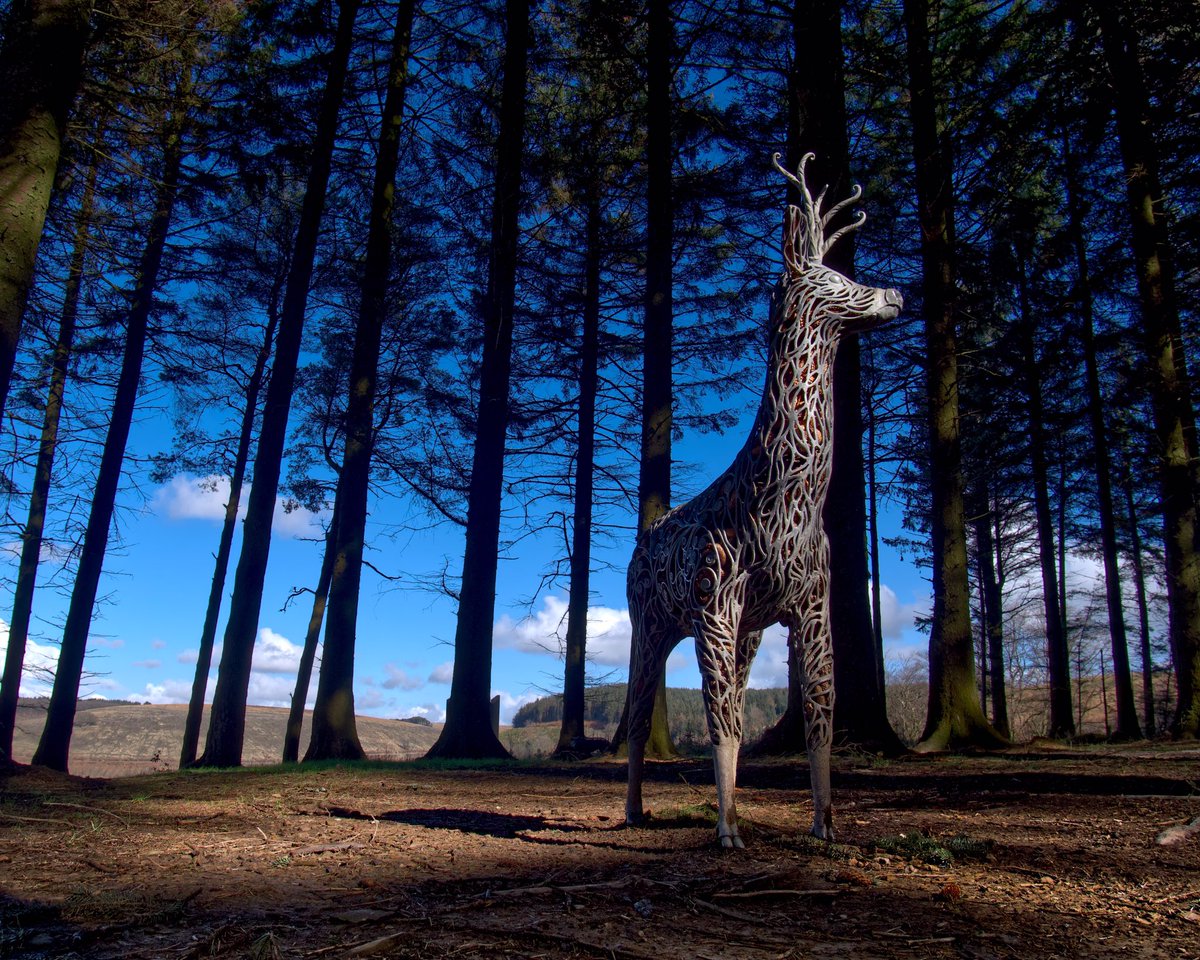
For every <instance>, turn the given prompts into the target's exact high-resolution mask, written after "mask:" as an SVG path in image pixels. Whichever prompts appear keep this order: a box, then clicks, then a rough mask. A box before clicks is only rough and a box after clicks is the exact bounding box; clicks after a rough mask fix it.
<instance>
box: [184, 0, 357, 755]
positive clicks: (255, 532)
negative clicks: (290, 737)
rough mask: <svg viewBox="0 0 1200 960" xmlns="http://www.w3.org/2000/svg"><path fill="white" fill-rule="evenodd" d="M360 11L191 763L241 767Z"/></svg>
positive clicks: (330, 119)
mask: <svg viewBox="0 0 1200 960" xmlns="http://www.w3.org/2000/svg"><path fill="white" fill-rule="evenodd" d="M358 8H359V0H340V2H339V4H338V19H337V32H336V37H335V40H334V45H333V50H332V51H331V53H330V57H329V69H328V74H327V76H326V81H325V90H324V93H323V94H322V99H321V105H320V111H319V113H318V119H317V130H316V136H315V138H314V142H313V151H312V160H311V166H310V168H309V174H308V182H307V183H306V185H305V189H304V199H303V201H302V203H301V209H300V221H299V225H298V227H297V231H296V241H295V245H294V247H293V251H292V261H291V267H290V269H289V271H288V279H287V290H286V292H285V293H284V298H283V308H282V310H281V311H280V316H279V333H278V335H277V337H276V340H275V357H274V361H273V362H272V365H271V380H270V383H269V384H268V386H267V395H266V399H265V401H264V404H263V415H262V425H261V427H260V430H259V438H258V448H257V450H256V451H255V457H254V480H253V482H252V483H251V484H250V495H249V497H248V498H247V503H246V518H245V520H244V521H243V522H242V551H241V555H240V556H239V558H238V565H237V570H236V571H235V572H234V582H233V597H232V599H231V600H230V603H229V621H228V623H226V625H225V642H224V648H223V650H222V653H221V665H220V668H219V670H218V673H217V688H216V691H215V692H214V694H213V702H212V710H211V712H210V717H209V722H208V734H207V736H206V737H205V741H204V753H203V755H202V756H201V757H200V758H199V759H198V760H197V761H196V762H197V764H198V765H200V766H207V767H234V766H239V765H240V764H241V762H242V740H243V737H244V735H245V729H246V697H247V694H248V692H249V688H250V668H251V662H252V659H253V656H254V639H255V636H256V635H257V633H258V617H259V612H260V610H261V608H262V593H263V581H264V578H265V577H266V573H267V559H268V557H269V555H270V550H271V524H272V521H273V519H274V514H275V497H276V494H277V493H278V491H279V475H280V472H281V470H282V463H283V446H284V441H285V439H286V437H287V422H288V413H289V411H290V408H291V402H292V389H293V387H294V385H295V382H296V368H297V365H298V362H299V357H300V342H301V338H302V336H303V333H304V313H305V309H306V307H307V305H308V288H309V284H310V282H311V280H312V273H313V263H314V260H315V258H316V252H317V238H318V234H319V232H320V227H321V216H322V214H323V212H324V210H325V193H326V188H327V186H328V183H329V173H330V169H331V166H332V160H333V147H334V141H335V139H336V135H337V118H338V112H339V109H340V107H341V103H342V94H343V90H344V88H345V83H346V72H347V65H348V63H349V58H350V49H351V46H352V40H353V35H354V20H355V17H356V15H357V13H358Z"/></svg>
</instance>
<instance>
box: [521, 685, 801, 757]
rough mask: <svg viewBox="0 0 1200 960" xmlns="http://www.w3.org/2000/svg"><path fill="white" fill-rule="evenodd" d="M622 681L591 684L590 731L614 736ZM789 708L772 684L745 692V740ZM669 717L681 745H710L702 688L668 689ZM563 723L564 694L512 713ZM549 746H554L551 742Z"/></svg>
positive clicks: (524, 721)
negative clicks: (767, 687)
mask: <svg viewBox="0 0 1200 960" xmlns="http://www.w3.org/2000/svg"><path fill="white" fill-rule="evenodd" d="M625 690H626V685H625V684H623V683H609V684H603V685H601V686H596V687H589V688H588V690H587V691H586V693H585V695H584V698H585V707H584V722H585V723H586V724H587V725H588V727H589V730H588V733H589V734H591V735H594V736H602V737H611V736H612V734H613V732H614V731H615V729H616V726H617V723H618V722H619V721H620V719H621V711H622V710H623V709H624V708H625ZM786 708H787V690H786V689H784V688H782V687H773V688H770V689H765V690H757V689H750V690H747V691H746V708H745V717H744V720H743V732H744V739H745V740H746V741H747V742H750V741H753V740H754V739H755V738H756V737H757V736H758V735H759V734H760V733H762V731H763V730H765V729H766V728H767V727H770V726H772V725H773V724H774V723H775V721H776V720H778V719H779V718H780V716H782V715H783V711H784V710H785V709H786ZM667 716H668V719H669V722H670V725H671V736H672V737H673V738H674V740H675V742H676V744H677V745H679V746H681V747H687V746H697V747H701V748H703V747H706V746H707V745H708V742H709V741H708V724H707V721H706V720H705V716H704V698H703V696H702V695H701V693H700V691H699V690H696V689H692V688H686V687H669V688H668V689H667ZM561 722H562V694H553V695H551V696H546V697H541V698H539V699H537V700H534V701H533V702H532V703H527V704H525V705H524V706H522V707H521V708H520V709H519V710H518V711H517V712H516V714H515V715H514V716H513V727H515V728H518V729H519V728H521V727H527V726H530V727H531V726H537V725H541V724H557V723H561ZM550 749H553V745H551V747H550Z"/></svg>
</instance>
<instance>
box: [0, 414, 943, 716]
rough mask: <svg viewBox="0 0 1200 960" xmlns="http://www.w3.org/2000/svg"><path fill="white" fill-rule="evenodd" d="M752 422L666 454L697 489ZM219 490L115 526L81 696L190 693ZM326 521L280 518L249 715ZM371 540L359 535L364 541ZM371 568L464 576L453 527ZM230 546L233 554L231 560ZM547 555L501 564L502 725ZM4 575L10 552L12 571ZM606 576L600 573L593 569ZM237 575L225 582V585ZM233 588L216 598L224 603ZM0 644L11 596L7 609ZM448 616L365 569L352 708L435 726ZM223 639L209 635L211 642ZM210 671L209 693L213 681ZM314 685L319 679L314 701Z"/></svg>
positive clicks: (529, 644)
mask: <svg viewBox="0 0 1200 960" xmlns="http://www.w3.org/2000/svg"><path fill="white" fill-rule="evenodd" d="M748 427H749V415H747V419H746V421H745V422H744V423H743V425H742V426H740V427H739V428H736V429H734V430H732V431H730V432H729V434H728V435H726V436H724V437H711V436H704V437H695V438H689V439H685V441H684V442H683V443H681V444H678V445H677V452H676V456H677V457H678V458H680V459H681V460H685V461H691V462H701V463H704V464H712V467H711V469H703V468H702V469H696V470H694V471H688V475H689V482H690V483H691V484H692V485H693V486H692V489H691V490H680V491H679V496H680V498H681V499H683V498H686V496H687V495H689V494H690V493H693V492H696V491H698V490H700V489H702V488H703V487H704V486H706V485H707V484H708V482H709V481H710V480H711V479H712V478H713V476H715V475H716V474H717V473H718V472H719V471H720V470H721V469H724V466H725V464H727V463H728V462H729V460H730V459H732V456H733V454H734V452H736V450H737V448H738V447H739V446H740V445H741V442H742V439H743V438H744V435H745V430H746V429H748ZM155 428H156V425H155V423H154V422H153V421H150V422H147V421H143V422H142V423H141V424H140V425H139V426H138V427H137V428H135V429H136V430H138V431H141V432H142V434H143V435H142V436H141V437H138V436H137V435H136V434H135V437H134V443H135V444H138V445H139V446H141V447H142V448H143V449H144V448H146V447H147V446H153V442H152V435H153V433H154V431H155ZM227 490H228V486H227V482H226V481H223V480H222V479H220V478H217V479H216V480H215V482H214V481H213V480H208V481H206V480H205V479H204V478H197V477H192V476H187V475H180V476H176V477H175V478H173V479H172V480H170V481H169V482H167V483H165V484H162V485H161V486H159V487H157V488H155V489H153V490H152V491H150V494H149V496H148V497H147V498H146V499H145V502H144V503H142V504H140V505H137V506H133V507H130V508H129V509H128V511H127V512H126V513H125V515H124V518H123V520H122V525H121V526H122V534H123V537H124V545H123V546H122V547H121V548H120V549H119V550H116V551H113V552H110V555H109V557H108V559H107V562H106V564H105V575H104V580H103V582H102V585H101V594H102V595H106V596H107V601H106V602H105V603H103V604H101V605H99V606H98V607H97V614H96V617H95V620H94V622H93V629H92V638H91V642H90V644H89V648H88V657H87V662H86V664H85V670H86V671H88V673H89V674H90V675H91V676H90V677H89V679H88V680H87V681H86V683H85V693H87V694H89V695H93V696H102V697H106V698H113V699H129V700H139V701H143V700H145V701H151V702H156V703H177V702H178V703H182V702H186V701H187V697H188V695H189V692H190V688H191V682H192V676H193V673H194V664H195V659H196V648H197V645H198V641H199V633H200V625H201V623H202V620H203V616H204V607H205V603H206V601H207V596H208V591H209V587H210V583H211V578H212V565H213V560H212V555H213V552H214V551H215V549H216V545H217V538H218V535H219V531H220V518H221V515H222V512H223V509H224V503H225V500H226V495H227ZM399 509H401V507H400V505H397V504H390V503H388V502H376V503H375V504H374V505H373V512H372V517H373V519H372V526H375V527H376V528H377V529H382V528H383V527H384V526H385V525H386V524H387V521H388V520H389V519H390V515H391V514H392V513H394V512H395V511H397V510H399ZM323 519H325V518H324V517H322V516H320V515H313V514H309V513H306V512H304V511H294V512H292V513H285V512H284V511H283V510H279V511H277V513H276V522H275V527H274V537H273V541H272V547H271V561H270V567H269V571H268V577H267V584H266V590H265V594H264V602H263V608H262V617H261V622H260V625H259V627H260V629H259V635H258V640H257V644H256V648H255V655H254V670H253V674H252V677H251V686H250V699H251V702H252V703H255V704H265V705H278V706H283V705H286V704H287V703H288V702H289V700H290V696H291V691H292V688H293V686H294V683H295V670H296V664H297V661H298V658H299V652H300V646H301V644H302V643H303V639H304V631H305V629H306V626H307V622H308V617H309V613H310V607H311V598H310V597H308V596H303V597H300V598H299V599H297V600H294V601H293V602H292V603H291V604H290V605H289V606H288V608H287V609H286V610H284V609H283V607H284V603H285V601H286V600H287V598H288V595H289V593H290V592H291V591H292V589H293V588H294V587H301V586H306V585H310V584H312V583H313V582H314V581H315V579H316V575H317V570H318V566H319V563H320V552H321V544H320V543H319V538H320V536H321V529H322V528H321V523H322V520H323ZM882 519H883V524H884V528H885V529H884V532H885V533H893V532H895V529H896V527H897V526H898V518H897V517H896V516H894V515H892V514H890V513H889V514H888V515H886V516H884V517H883V518H882ZM368 535H369V536H370V533H368ZM374 540H375V545H374V551H373V553H372V559H373V560H374V562H375V563H377V564H378V565H379V566H380V567H381V568H384V569H388V570H392V571H396V570H403V571H406V572H408V573H411V574H419V573H423V572H429V571H433V570H436V569H438V568H440V567H441V566H442V565H443V563H444V562H445V563H448V569H449V571H450V572H452V573H455V574H457V573H458V572H459V569H460V567H461V553H462V539H461V532H460V531H459V530H458V529H456V528H452V527H450V526H448V525H447V526H442V527H440V528H437V529H435V530H432V531H424V532H417V533H411V534H408V535H407V538H406V539H405V540H404V541H402V542H394V541H391V540H389V539H386V538H384V537H376V538H374ZM239 543H240V541H238V540H235V543H234V562H235V563H236V556H237V549H238V547H239ZM557 546H558V540H557V536H552V535H549V534H548V535H547V536H546V537H545V538H536V537H535V538H527V539H525V540H523V541H522V543H521V545H520V548H519V549H520V557H519V558H518V559H511V560H505V561H502V562H501V564H500V577H499V582H498V588H497V604H496V614H497V619H496V627H495V653H494V661H493V680H492V686H493V692H494V693H497V694H499V695H500V697H501V703H502V710H501V715H502V718H503V719H504V720H505V721H507V720H508V719H510V718H511V716H512V714H513V712H514V711H515V710H516V708H517V707H518V706H520V704H522V703H524V702H526V701H528V700H531V699H534V698H536V697H537V696H540V695H541V694H543V693H545V692H550V691H553V690H555V689H556V688H558V686H560V685H561V669H562V667H561V662H560V660H559V658H558V655H557V652H558V639H557V638H558V636H559V635H561V634H562V633H563V632H565V620H564V617H565V610H566V596H565V592H561V591H560V592H558V593H543V594H541V595H540V596H538V597H537V598H536V599H535V600H534V603H533V605H532V608H531V607H530V606H529V603H528V601H529V598H530V597H531V595H532V594H533V593H534V591H535V590H536V589H537V587H538V583H539V580H540V576H541V572H542V571H543V569H544V568H545V566H546V564H547V562H548V561H549V560H550V559H551V558H552V552H553V550H554V549H556V548H557ZM631 546H632V544H631V542H630V543H624V542H619V541H618V542H615V543H613V544H612V545H600V546H599V547H598V554H599V555H598V556H597V557H596V559H597V561H601V562H604V561H607V562H608V564H609V565H611V566H612V567H613V570H610V571H608V572H600V573H597V574H596V575H594V577H593V600H592V609H591V616H590V623H589V652H590V655H591V659H592V661H593V662H592V664H591V666H590V667H589V676H592V677H595V678H604V677H609V676H611V679H613V680H620V679H624V676H625V672H626V667H627V664H628V650H629V621H628V616H627V611H626V604H625V597H624V574H623V572H616V571H623V570H624V567H625V563H626V558H627V556H628V553H629V550H630V548H631ZM11 562H12V563H13V564H14V565H15V557H13V558H12V561H11ZM598 565H602V564H598ZM881 567H882V579H883V583H884V589H883V590H882V591H881V595H882V597H883V606H884V619H885V636H886V643H887V647H888V653H889V656H892V657H895V656H901V655H903V654H904V653H905V652H908V651H911V650H920V649H923V648H924V646H925V639H924V637H922V636H921V635H920V634H919V633H917V631H916V630H915V629H914V627H913V616H914V614H915V613H917V612H919V611H922V610H924V609H926V608H927V605H928V599H927V598H928V585H927V583H926V582H925V581H924V580H923V579H922V578H921V576H920V574H919V573H918V572H917V571H916V570H915V569H914V568H913V567H912V566H911V565H910V564H908V563H905V562H902V561H901V560H900V558H899V557H898V556H897V555H896V554H895V553H894V552H892V551H889V550H887V549H886V548H885V549H884V558H883V562H882V564H881ZM231 579H232V577H230V580H231ZM228 588H229V584H228V583H227V590H226V603H227V602H228ZM3 603H4V605H5V608H4V612H3V613H0V617H3V619H4V621H5V622H4V624H3V626H0V640H4V641H6V639H7V636H6V635H7V629H6V628H7V616H6V615H5V614H6V613H7V610H8V608H9V607H10V606H11V596H5V597H4V598H3ZM64 609H65V603H64V601H63V600H62V598H60V597H59V596H57V595H56V594H55V593H53V592H51V591H48V590H39V595H38V598H37V601H36V604H35V612H34V613H35V618H36V619H37V621H38V624H37V625H36V626H35V629H38V630H39V636H37V637H35V638H34V640H33V642H32V643H31V645H30V650H29V653H28V655H27V659H26V663H27V665H28V666H29V667H33V668H34V669H32V670H28V671H27V675H26V679H25V682H24V683H23V684H22V693H23V694H24V695H39V694H44V693H46V692H47V691H48V689H49V686H48V684H47V682H46V681H45V679H44V674H42V675H41V676H39V673H40V672H39V671H38V670H37V669H36V668H37V667H38V666H41V667H46V666H48V665H52V663H53V660H54V657H55V655H56V648H55V647H54V646H53V641H54V639H55V638H56V633H55V630H54V628H53V626H52V625H51V624H52V622H53V621H61V613H62V611H63V610H64ZM454 629H455V607H454V603H453V601H452V600H450V599H449V598H447V597H445V596H439V595H437V594H435V593H431V592H427V591H418V590H413V589H412V588H411V587H409V588H401V587H397V586H395V585H393V584H390V583H388V582H386V581H383V580H382V579H381V578H380V577H378V576H377V575H375V574H374V573H372V572H371V571H369V570H368V571H365V572H364V578H363V594H362V599H361V602H360V607H359V629H358V644H357V656H356V665H357V666H356V686H355V699H356V705H357V708H358V711H359V712H360V713H363V714H370V715H374V716H382V717H406V716H412V715H420V716H425V717H428V718H429V719H431V720H434V721H437V720H440V719H442V717H443V710H444V705H445V701H446V698H447V696H448V695H449V679H450V666H451V664H452V662H453V649H452V641H453V637H454ZM220 637H221V632H220V631H218V642H219V641H220ZM785 660H786V654H785V641H784V637H783V633H782V631H780V630H779V629H778V628H776V629H775V630H772V631H768V634H767V637H766V638H765V640H764V644H763V647H762V650H761V652H760V653H759V655H758V658H757V660H756V662H755V666H754V670H753V671H752V674H751V682H752V683H753V684H754V685H755V686H775V685H783V684H785V683H786V663H785ZM218 662H219V652H218V658H216V659H214V667H213V671H212V673H211V675H210V681H209V687H208V697H209V698H211V696H212V693H213V690H214V687H215V682H216V664H217V663H218ZM668 679H669V682H670V683H671V684H672V685H675V686H698V685H699V675H698V673H697V671H696V667H695V662H694V654H693V651H692V649H691V646H690V644H688V643H686V642H685V643H683V644H681V645H680V646H679V648H678V649H677V650H676V652H675V654H674V655H673V656H672V659H671V661H670V663H669V665H668ZM315 690H316V678H315V676H314V679H313V685H312V688H311V691H310V701H309V702H310V703H311V695H312V694H313V693H315Z"/></svg>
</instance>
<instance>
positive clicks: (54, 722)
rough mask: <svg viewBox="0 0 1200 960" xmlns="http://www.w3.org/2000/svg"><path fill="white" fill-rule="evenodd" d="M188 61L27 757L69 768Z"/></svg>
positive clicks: (163, 234)
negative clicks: (55, 653) (48, 683)
mask: <svg viewBox="0 0 1200 960" xmlns="http://www.w3.org/2000/svg"><path fill="white" fill-rule="evenodd" d="M193 70H194V65H193V63H191V62H184V63H183V64H182V65H181V66H180V69H179V76H178V79H177V81H176V89H175V90H174V91H173V93H174V96H173V99H172V104H171V108H170V113H169V114H168V116H167V117H166V118H165V120H164V123H163V144H162V162H161V169H160V171H159V174H158V177H157V188H156V190H155V203H154V212H153V216H152V218H151V221H150V225H149V230H148V232H147V236H146V246H145V248H144V250H143V252H142V256H141V260H140V262H139V264H138V268H137V274H136V284H135V286H134V289H133V291H132V292H131V294H130V308H129V312H128V315H127V317H126V325H125V348H124V353H123V356H122V360H121V375H120V379H119V380H118V382H117V389H116V393H115V394H114V396H113V406H112V413H111V415H110V421H109V428H108V433H107V435H106V437H105V440H104V452H103V454H102V457H101V461H100V470H99V473H98V475H97V477H96V487H95V492H94V493H93V496H92V506H91V511H90V513H89V515H88V524H87V531H86V533H85V535H84V541H83V548H82V550H81V552H80V556H79V565H78V568H77V570H76V575H75V586H74V588H73V589H72V591H71V603H70V607H69V609H68V611H67V622H66V625H65V627H64V628H63V640H62V647H61V649H60V651H59V657H58V668H57V670H56V671H55V674H54V688H53V691H52V692H51V695H50V704H49V706H48V708H47V711H46V724H45V727H43V729H42V736H41V739H40V740H39V741H38V746H37V750H36V751H35V752H34V755H33V762H34V763H35V764H39V765H41V766H47V767H51V768H53V769H55V770H63V771H65V770H66V769H67V757H68V754H69V752H70V746H71V733H72V730H73V728H74V723H75V705H76V701H77V699H78V697H79V681H80V678H81V676H82V674H83V661H84V654H85V652H86V650H87V640H88V633H89V631H90V629H91V624H92V613H93V608H94V606H95V602H96V593H97V589H98V587H99V583H100V574H101V571H102V569H103V566H104V554H105V551H106V549H107V546H108V535H109V525H110V524H111V522H112V515H113V509H114V506H115V503H116V496H117V486H118V484H119V483H120V479H121V472H122V468H123V466H124V461H125V446H126V443H127V442H128V440H129V428H130V425H131V424H132V422H133V411H134V406H135V404H136V402H137V394H138V384H139V381H140V379H141V372H142V359H143V357H144V355H145V347H146V336H147V328H148V324H149V320H150V312H151V309H152V307H153V305H154V291H155V289H156V287H157V285H158V276H159V269H160V267H161V266H162V259H163V250H164V249H165V247H166V243H167V237H168V235H169V233H170V230H171V218H172V216H173V215H174V212H175V202H176V199H177V197H178V189H179V178H180V171H181V167H182V164H183V157H184V151H185V143H184V132H185V129H186V126H187V123H188V115H189V113H190V111H191V110H192V109H193V106H194V104H193V103H192V72H193Z"/></svg>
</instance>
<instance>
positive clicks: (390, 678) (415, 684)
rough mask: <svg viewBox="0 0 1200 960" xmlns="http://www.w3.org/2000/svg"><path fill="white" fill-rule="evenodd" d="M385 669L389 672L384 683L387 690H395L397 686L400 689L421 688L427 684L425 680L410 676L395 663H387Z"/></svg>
mask: <svg viewBox="0 0 1200 960" xmlns="http://www.w3.org/2000/svg"><path fill="white" fill-rule="evenodd" d="M383 669H384V672H386V673H387V679H386V680H384V681H383V683H382V686H383V688H384V689H385V690H395V689H397V688H399V689H400V690H420V689H421V687H423V686H425V681H424V680H420V679H418V678H417V677H413V676H410V675H409V674H408V673H406V672H405V671H403V670H401V669H400V668H399V667H397V666H396V665H395V664H394V663H388V664H385V665H384V668H383Z"/></svg>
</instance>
